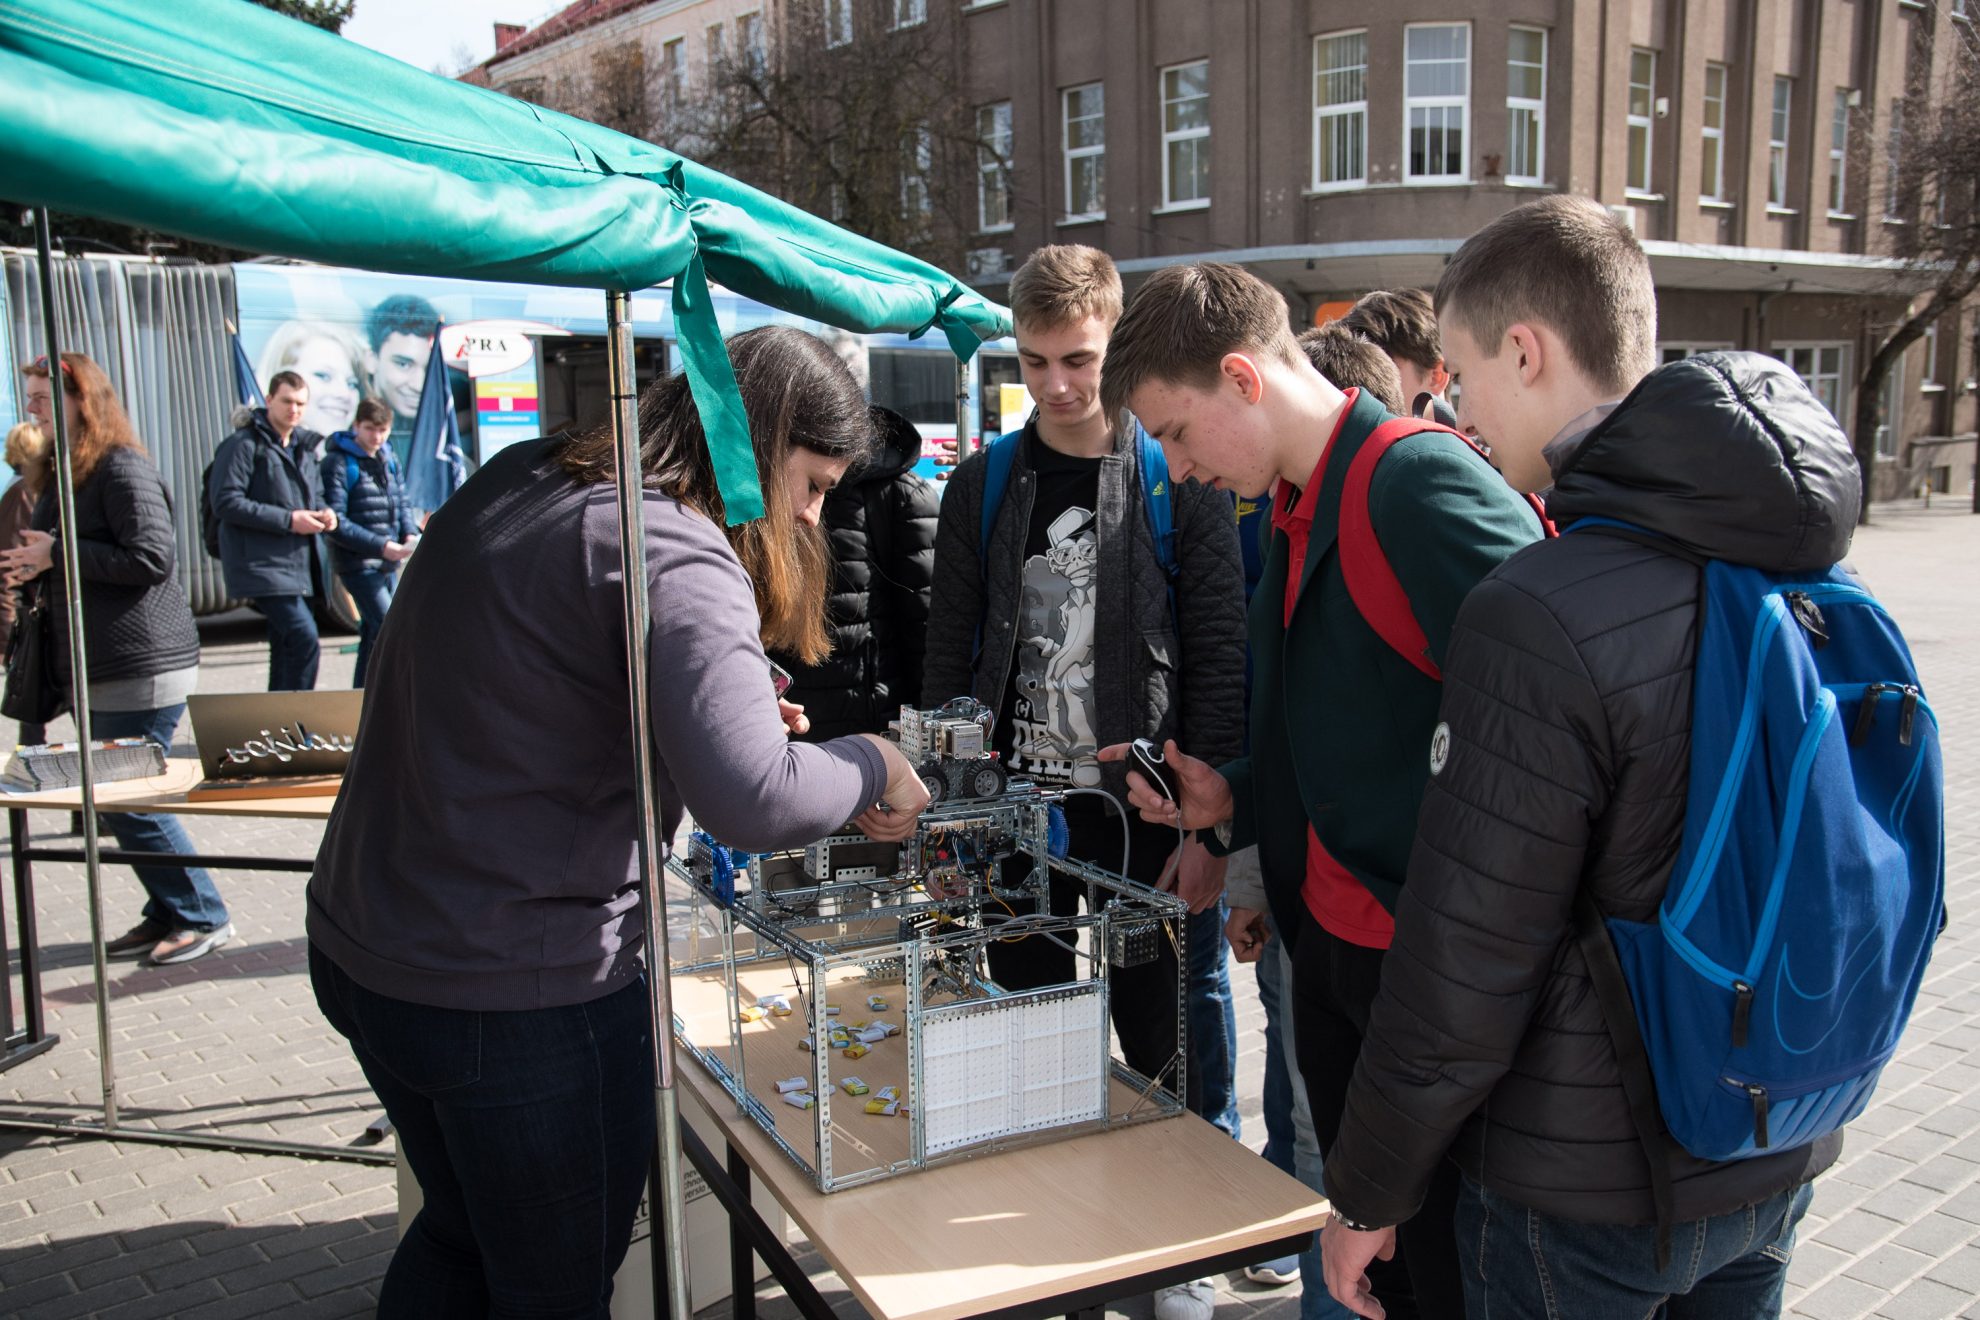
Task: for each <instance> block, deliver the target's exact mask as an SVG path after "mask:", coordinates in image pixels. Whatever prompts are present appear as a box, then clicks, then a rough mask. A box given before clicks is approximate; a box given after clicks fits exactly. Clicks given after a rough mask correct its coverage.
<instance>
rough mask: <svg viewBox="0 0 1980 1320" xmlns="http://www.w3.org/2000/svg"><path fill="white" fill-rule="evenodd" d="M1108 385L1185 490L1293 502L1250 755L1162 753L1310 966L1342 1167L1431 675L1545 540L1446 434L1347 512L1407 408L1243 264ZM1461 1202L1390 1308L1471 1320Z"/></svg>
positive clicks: (1280, 524)
mask: <svg viewBox="0 0 1980 1320" xmlns="http://www.w3.org/2000/svg"><path fill="white" fill-rule="evenodd" d="M1103 391H1104V394H1105V397H1106V400H1107V403H1108V404H1109V406H1113V405H1125V406H1127V407H1129V408H1131V409H1132V410H1133V412H1134V414H1135V415H1136V416H1137V417H1139V418H1141V420H1142V422H1143V424H1145V425H1146V426H1147V427H1148V429H1149V431H1150V433H1151V434H1153V435H1154V436H1155V438H1156V439H1157V440H1159V441H1160V442H1161V443H1162V447H1163V449H1164V450H1165V451H1166V452H1167V454H1168V458H1169V469H1170V472H1171V473H1172V474H1173V475H1175V476H1178V477H1189V476H1194V477H1196V478H1198V479H1199V480H1202V481H1206V482H1209V483H1211V484H1212V485H1216V486H1219V487H1223V488H1227V489H1230V490H1234V491H1236V492H1237V494H1238V495H1239V497H1240V498H1245V499H1255V498H1258V497H1259V496H1261V495H1263V494H1264V493H1265V492H1266V491H1267V490H1268V489H1269V490H1272V491H1273V501H1272V504H1273V529H1274V530H1273V536H1272V541H1271V544H1270V546H1269V547H1268V549H1267V558H1266V565H1265V571H1264V576H1263V578H1262V579H1261V580H1260V582H1259V584H1258V588H1257V590H1256V591H1255V593H1254V594H1253V596H1252V605H1251V619H1250V641H1251V663H1252V701H1251V713H1250V731H1251V742H1250V751H1249V754H1248V755H1246V756H1245V757H1243V758H1241V759H1237V760H1234V761H1229V762H1228V763H1220V759H1219V757H1218V756H1217V755H1216V754H1215V753H1214V751H1212V752H1211V753H1210V754H1207V755H1206V754H1204V752H1203V749H1199V748H1190V747H1187V746H1186V745H1185V746H1183V747H1180V748H1179V747H1178V746H1177V745H1176V744H1171V745H1170V746H1169V747H1168V748H1167V749H1166V751H1167V752H1168V754H1169V756H1170V760H1171V762H1172V763H1173V765H1174V767H1175V771H1176V775H1177V778H1178V779H1179V781H1180V786H1181V812H1180V822H1181V824H1183V825H1184V826H1186V827H1188V828H1191V829H1197V830H1199V831H1202V832H1203V833H1204V834H1206V835H1210V836H1211V837H1212V838H1213V839H1214V841H1215V845H1216V847H1217V848H1218V849H1220V850H1231V849H1237V848H1242V847H1245V846H1246V845H1248V844H1252V843H1256V844H1257V846H1258V855H1259V861H1260V865H1261V868H1262V870H1263V872H1264V877H1265V886H1266V896H1267V898H1268V900H1269V902H1270V906H1271V909H1272V912H1273V917H1274V920H1275V922H1276V924H1277V927H1278V930H1279V932H1280V934H1281V935H1282V936H1283V937H1284V938H1285V939H1286V941H1287V944H1288V946H1289V950H1290V952H1291V954H1292V960H1293V992H1292V1001H1293V1004H1294V1018H1295V1036H1296V1038H1297V1045H1298V1049H1297V1053H1298V1055H1299V1068H1300V1072H1301V1074H1302V1075H1303V1076H1304V1078H1305V1082H1306V1088H1307V1094H1308V1097H1309V1099H1310V1100H1311V1102H1312V1109H1313V1120H1314V1127H1315V1130H1316V1133H1317V1135H1318V1137H1319V1140H1320V1145H1321V1147H1322V1149H1323V1150H1324V1149H1326V1148H1328V1147H1330V1146H1331V1145H1332V1143H1333V1141H1334V1138H1335V1134H1336V1133H1337V1131H1338V1130H1339V1127H1340V1122H1341V1112H1342V1106H1343V1103H1344V1101H1345V1098H1346V1090H1347V1085H1346V1084H1347V1078H1348V1075H1349V1069H1350V1068H1351V1067H1352V1065H1353V1061H1354V1059H1355V1057H1356V1055H1357V1054H1359V1053H1362V1052H1363V1051H1364V1044H1363V1041H1364V1037H1366V1038H1367V1040H1368V1045H1367V1047H1366V1048H1370V1049H1373V1048H1379V1042H1377V1041H1376V1040H1375V1039H1374V1038H1373V1037H1372V1036H1369V1035H1368V1026H1369V1023H1368V1006H1369V1004H1371V1003H1372V1002H1373V1001H1374V998H1375V991H1376V986H1377V984H1378V982H1379V979H1380V977H1381V973H1382V963H1383V952H1384V950H1385V949H1386V948H1387V947H1388V944H1389V941H1390V939H1391V937H1392V934H1393V931H1394V921H1393V917H1392V913H1393V911H1394V907H1395V902H1396V899H1397V896H1398V894H1399V892H1400V891H1401V889H1402V882H1403V876H1404V870H1405V867H1406V864H1407V861H1408V857H1409V846H1410V842H1411V840H1412V838H1413V837H1414V835H1415V830H1416V814H1417V807H1418V805H1419V803H1420V801H1421V798H1422V794H1423V787H1424V783H1425V781H1426V779H1427V778H1428V775H1427V769H1426V766H1425V764H1424V758H1423V756H1422V752H1421V749H1422V748H1423V747H1424V746H1426V745H1427V744H1428V742H1429V739H1430V732H1431V729H1432V728H1433V727H1434V726H1435V724H1436V714H1437V701H1438V697H1439V695H1440V692H1439V684H1438V682H1437V680H1436V678H1435V677H1433V676H1432V672H1431V671H1433V670H1434V668H1435V665H1436V664H1438V663H1441V661H1442V660H1443V657H1444V650H1445V645H1446V643H1447V641H1448V639H1449V636H1450V628H1451V621H1452V620H1453V619H1454V618H1455V617H1456V615H1457V610H1458V605H1459V603H1460V602H1462V601H1463V599H1464V598H1465V596H1466V595H1467V594H1469V592H1470V591H1471V589H1472V587H1473V586H1475V585H1476V584H1477V583H1478V581H1479V579H1481V578H1483V577H1484V576H1485V574H1486V573H1488V572H1489V571H1491V569H1492V568H1494V567H1495V566H1497V565H1498V564H1499V563H1500V562H1501V561H1502V560H1504V559H1505V558H1506V557H1507V556H1508V555H1511V554H1512V553H1513V552H1514V551H1516V550H1518V549H1520V548H1521V547H1523V546H1525V545H1527V544H1529V543H1531V542H1532V541H1533V540H1535V539H1536V538H1537V537H1538V536H1539V535H1540V524H1539V521H1538V519H1537V518H1536V517H1535V515H1534V514H1533V512H1532V510H1531V509H1530V508H1529V507H1527V505H1526V504H1524V503H1523V502H1522V501H1521V500H1520V498H1519V497H1518V496H1516V495H1514V494H1513V493H1512V492H1511V491H1510V490H1508V489H1507V488H1506V485H1505V483H1504V482H1503V481H1501V480H1500V479H1499V477H1498V475H1497V474H1496V473H1494V472H1493V471H1492V469H1491V468H1490V467H1489V466H1488V465H1487V464H1486V463H1485V462H1484V461H1483V460H1482V459H1481V458H1480V457H1479V455H1478V453H1477V451H1476V450H1475V449H1473V448H1472V447H1471V446H1470V445H1468V444H1466V443H1465V442H1464V441H1463V440H1461V439H1460V438H1458V437H1456V436H1453V435H1450V434H1449V433H1447V432H1442V431H1436V430H1431V431H1426V432H1422V433H1419V434H1415V435H1411V436H1409V437H1407V438H1405V439H1403V440H1401V441H1399V442H1398V443H1396V444H1395V445H1394V447H1393V448H1390V449H1389V450H1387V451H1386V453H1385V454H1384V455H1383V456H1382V457H1381V459H1380V461H1379V463H1378V464H1377V465H1376V467H1375V469H1374V472H1373V475H1372V478H1371V479H1370V482H1369V484H1368V487H1367V493H1366V503H1365V508H1363V509H1349V508H1347V507H1346V503H1347V501H1346V497H1345V492H1346V486H1347V476H1348V473H1349V470H1350V469H1351V467H1352V466H1353V464H1354V460H1355V457H1356V455H1357V454H1359V453H1360V452H1361V451H1362V448H1363V446H1364V445H1365V444H1367V442H1368V441H1369V438H1370V436H1371V435H1372V434H1373V433H1374V432H1375V430H1376V428H1377V427H1378V426H1380V425H1381V424H1382V423H1384V422H1386V421H1389V420H1390V415H1389V413H1388V411H1387V410H1386V409H1384V408H1383V407H1382V405H1381V404H1380V403H1378V402H1377V401H1376V399H1375V398H1374V396H1373V395H1372V394H1370V393H1368V392H1367V391H1365V390H1357V391H1356V392H1355V393H1354V394H1353V395H1348V394H1345V393H1343V392H1342V391H1341V390H1340V389H1339V388H1338V387H1336V386H1335V384H1334V383H1333V382H1332V381H1330V380H1328V379H1327V378H1326V377H1325V376H1323V375H1321V374H1320V373H1319V372H1318V371H1317V370H1315V369H1314V367H1313V365H1312V363H1311V362H1310V361H1309V360H1308V359H1307V357H1306V355H1305V354H1304V353H1302V352H1301V351H1300V347H1299V345H1298V343H1297V342H1295V340H1294V339H1293V335H1292V331H1291V329H1290V327H1289V325H1288V319H1287V314H1286V305H1285V301H1284V299H1282V298H1281V297H1280V296H1279V294H1278V293H1277V292H1276V291H1275V290H1273V289H1272V287H1271V286H1270V285H1268V284H1266V283H1264V282H1263V281H1262V280H1259V279H1258V278H1257V277H1255V276H1253V275H1251V274H1249V273H1247V272H1246V271H1244V270H1241V269H1239V268H1238V267H1236V266H1228V265H1220V264H1206V265H1196V266H1171V267H1169V268H1167V269H1165V270H1162V271H1160V272H1158V273H1156V274H1155V275H1154V276H1152V277H1151V278H1150V279H1149V281H1148V282H1147V283H1146V284H1145V285H1143V286H1142V288H1141V290H1140V292H1139V293H1138V294H1137V295H1136V297H1135V301H1134V305H1133V306H1132V307H1130V308H1129V309H1128V311H1127V314H1126V315H1125V316H1124V317H1123V318H1122V319H1121V322H1120V324H1119V325H1118V326H1117V327H1115V330H1114V335H1113V338H1112V339H1111V340H1110V341H1109V343H1108V346H1107V373H1106V377H1105V380H1104V385H1103ZM1359 512H1365V513H1366V514H1367V516H1368V519H1369V521H1370V522H1371V523H1372V525H1373V534H1374V538H1375V540H1376V541H1377V542H1378V543H1379V545H1380V547H1381V549H1382V551H1383V552H1384V554H1385V555H1386V557H1387V560H1388V563H1389V566H1390V567H1391V568H1392V569H1393V571H1394V575H1395V578H1396V581H1397V583H1398V584H1399V586H1400V588H1401V592H1402V594H1403V595H1404V596H1405V597H1406V601H1407V607H1408V612H1409V613H1410V614H1411V615H1412V616H1413V618H1414V620H1415V622H1416V623H1417V625H1418V626H1419V627H1420V630H1421V634H1422V639H1423V641H1422V649H1423V651H1424V652H1426V654H1414V655H1405V654H1403V653H1402V652H1401V651H1400V650H1399V649H1398V648H1397V647H1396V646H1395V645H1392V644H1391V643H1390V642H1389V641H1386V640H1385V639H1384V637H1383V635H1381V634H1379V633H1378V632H1377V631H1376V630H1375V628H1374V627H1372V626H1371V624H1370V622H1369V621H1368V620H1367V619H1366V618H1364V617H1363V616H1362V614H1361V613H1360V611H1359V609H1358V608H1357V606H1356V604H1355V601H1354V599H1353V597H1352V596H1351V595H1350V593H1349V590H1348V586H1347V582H1346V578H1345V576H1344V573H1343V569H1342V562H1341V554H1340V545H1339V540H1340V535H1341V525H1342V520H1343V518H1344V517H1346V516H1348V515H1350V514H1356V513H1359ZM1425 666H1429V669H1428V670H1426V668H1425ZM1123 751H1124V749H1122V748H1113V747H1110V748H1108V749H1107V753H1106V755H1107V756H1108V758H1110V759H1111V758H1113V757H1116V756H1119V755H1121V754H1122V752H1123ZM1220 764H1221V769H1218V768H1215V767H1217V766H1219V765H1220ZM1139 779H1140V777H1139V776H1134V777H1133V779H1132V780H1131V784H1132V786H1133V795H1132V800H1133V801H1134V803H1135V805H1136V806H1138V807H1140V808H1141V809H1142V813H1143V815H1144V817H1146V818H1148V819H1151V820H1158V821H1175V820H1177V819H1178V813H1177V812H1176V811H1175V809H1174V808H1172V807H1170V806H1169V805H1168V804H1167V803H1166V802H1165V801H1163V800H1161V799H1158V798H1157V797H1155V796H1154V795H1153V794H1152V793H1151V792H1150V791H1149V789H1148V786H1147V785H1146V784H1145V783H1141V782H1139ZM1329 1190H1330V1191H1331V1187H1330V1188H1329ZM1455 1196H1456V1175H1455V1170H1452V1171H1451V1173H1450V1175H1449V1176H1448V1177H1444V1178H1439V1179H1437V1180H1436V1185H1435V1188H1434V1189H1433V1192H1432V1194H1431V1200H1430V1201H1429V1202H1428V1203H1427V1204H1426V1208H1425V1210H1424V1212H1423V1213H1422V1214H1421V1215H1419V1216H1417V1217H1416V1219H1415V1220H1414V1221H1413V1222H1412V1223H1411V1224H1410V1225H1409V1227H1408V1229H1407V1230H1406V1232H1405V1235H1404V1242H1403V1244H1402V1246H1403V1250H1402V1254H1401V1259H1399V1260H1395V1261H1390V1262H1382V1263H1380V1264H1378V1265H1377V1267H1376V1276H1377V1283H1376V1287H1377V1290H1378V1292H1379V1293H1380V1295H1381V1297H1382V1299H1383V1301H1384V1302H1385V1303H1387V1304H1388V1305H1389V1307H1390V1313H1391V1314H1392V1315H1395V1316H1417V1315H1421V1316H1431V1317H1437V1318H1438V1320H1442V1318H1443V1317H1449V1316H1455V1315H1459V1314H1461V1313H1462V1309H1463V1301H1462V1297H1461V1288H1460V1285H1459V1282H1458V1278H1457V1274H1458V1267H1457V1249H1456V1244H1455V1242H1454V1240H1453V1237H1452V1233H1451V1221H1450V1215H1451V1207H1452V1204H1453V1202H1454V1200H1455Z"/></svg>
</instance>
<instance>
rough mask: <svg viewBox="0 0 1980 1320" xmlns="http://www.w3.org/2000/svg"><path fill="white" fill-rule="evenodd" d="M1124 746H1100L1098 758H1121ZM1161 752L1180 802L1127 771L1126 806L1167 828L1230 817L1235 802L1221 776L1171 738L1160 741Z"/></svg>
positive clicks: (1213, 822) (1218, 821)
mask: <svg viewBox="0 0 1980 1320" xmlns="http://www.w3.org/2000/svg"><path fill="white" fill-rule="evenodd" d="M1128 747H1129V744H1128V743H1115V744H1114V745H1113V746H1112V747H1102V748H1101V749H1100V758H1099V759H1100V760H1102V761H1125V760H1127V754H1128ZM1162 755H1163V756H1164V757H1166V758H1167V759H1168V762H1169V773H1171V774H1173V775H1174V776H1175V777H1176V791H1177V792H1178V793H1179V794H1180V795H1181V797H1182V801H1181V802H1180V803H1179V804H1178V803H1173V802H1170V801H1169V799H1168V798H1166V797H1164V796H1163V795H1162V792H1161V790H1160V789H1158V788H1156V787H1155V786H1154V785H1153V784H1151V783H1149V782H1148V781H1147V780H1146V779H1143V778H1142V777H1141V775H1140V773H1139V772H1138V771H1134V770H1130V771H1128V772H1127V785H1128V805H1129V806H1131V807H1134V808H1135V809H1136V810H1138V811H1139V812H1141V818H1142V819H1143V820H1146V821H1153V822H1154V823H1155V824H1157V825H1168V826H1171V827H1174V826H1175V825H1176V824H1177V823H1178V822H1180V824H1181V825H1182V827H1183V828H1184V829H1186V830H1203V829H1209V828H1210V827H1211V826H1213V825H1221V824H1223V823H1224V822H1225V821H1227V820H1229V819H1230V818H1231V813H1232V812H1233V811H1234V810H1236V803H1234V802H1233V801H1232V799H1231V786H1230V784H1229V783H1227V782H1226V781H1225V779H1224V777H1223V776H1222V775H1220V774H1218V773H1217V772H1216V771H1215V770H1213V769H1211V768H1210V763H1209V762H1208V761H1200V760H1198V759H1197V758H1196V757H1194V756H1190V755H1189V754H1188V753H1186V752H1183V751H1180V750H1178V748H1177V747H1176V740H1175V739H1174V738H1171V739H1169V741H1167V742H1166V743H1164V744H1162Z"/></svg>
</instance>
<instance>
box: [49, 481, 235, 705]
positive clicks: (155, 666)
mask: <svg viewBox="0 0 1980 1320" xmlns="http://www.w3.org/2000/svg"><path fill="white" fill-rule="evenodd" d="M55 523H56V512H55V482H54V481H53V480H52V479H51V480H50V481H49V482H48V487H47V489H46V490H45V491H44V492H43V493H42V497H41V503H40V504H39V505H38V506H36V508H35V511H34V522H33V525H34V526H35V527H36V528H38V529H39V530H41V531H44V532H53V531H54V530H55ZM73 539H74V541H75V547H76V572H77V574H78V575H79V576H80V577H81V578H82V584H83V602H82V604H83V610H82V612H83V641H84V643H85V647H86V649H87V650H88V652H89V656H88V659H89V680H90V682H92V683H101V682H105V681H106V680H109V679H113V678H144V677H148V676H150V675H152V674H169V673H171V672H172V671H174V670H178V669H190V668H191V667H193V666H194V665H197V664H198V663H199V631H198V629H196V628H194V627H193V616H192V608H191V607H190V606H188V605H187V604H186V593H185V591H184V590H183V589H181V588H180V586H179V577H178V550H177V548H176V543H175V541H174V539H173V536H172V505H171V499H170V497H169V496H168V495H166V493H165V483H164V481H163V480H162V479H161V478H160V477H159V475H158V468H157V467H156V466H155V465H154V464H153V463H152V461H151V459H150V457H149V456H147V455H146V454H145V453H144V451H143V450H139V449H128V448H124V449H112V450H111V451H110V452H109V453H107V454H105V455H104V456H103V458H102V459H101V460H100V461H99V462H98V463H97V465H96V470H95V471H94V472H92V473H90V474H89V480H87V481H85V482H83V483H82V484H81V485H80V486H77V487H76V534H75V536H74V538H73ZM66 552H67V547H66V546H65V545H64V544H63V540H62V538H61V537H59V536H58V537H57V540H56V560H55V567H54V568H52V569H50V570H49V571H48V572H47V573H44V574H43V575H42V577H41V582H42V584H43V590H45V591H47V592H49V593H50V594H49V608H50V610H51V611H52V613H53V616H54V619H55V651H56V661H57V664H58V669H57V672H58V673H59V674H60V675H61V677H62V682H63V684H64V686H67V683H68V678H69V608H68V604H67V600H68V598H67V595H66V593H65V592H64V591H63V588H62V580H63V579H62V559H61V556H62V555H63V554H65V553H66Z"/></svg>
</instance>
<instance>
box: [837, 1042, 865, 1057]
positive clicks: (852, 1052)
mask: <svg viewBox="0 0 1980 1320" xmlns="http://www.w3.org/2000/svg"><path fill="white" fill-rule="evenodd" d="M867 1052H868V1051H867V1048H866V1046H864V1045H848V1046H846V1047H845V1048H844V1049H842V1050H840V1051H839V1053H841V1054H843V1055H845V1056H846V1057H847V1058H848V1059H863V1058H865V1057H866V1055H867Z"/></svg>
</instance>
